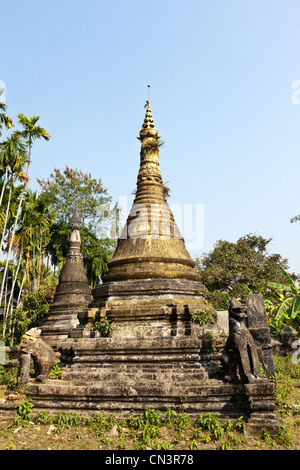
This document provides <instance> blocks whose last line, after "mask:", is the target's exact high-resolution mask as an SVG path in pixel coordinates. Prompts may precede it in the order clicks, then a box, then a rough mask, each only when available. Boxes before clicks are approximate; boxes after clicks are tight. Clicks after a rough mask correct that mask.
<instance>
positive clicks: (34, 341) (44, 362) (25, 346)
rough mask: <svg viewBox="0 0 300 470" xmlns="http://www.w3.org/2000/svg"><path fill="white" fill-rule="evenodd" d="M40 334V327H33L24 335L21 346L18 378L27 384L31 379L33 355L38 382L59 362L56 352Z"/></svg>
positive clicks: (45, 377)
mask: <svg viewBox="0 0 300 470" xmlns="http://www.w3.org/2000/svg"><path fill="white" fill-rule="evenodd" d="M40 334H41V330H40V329H38V328H31V330H28V331H27V332H26V333H25V334H24V335H23V337H22V341H21V343H20V346H19V371H18V379H19V381H20V382H21V383H23V384H26V383H27V382H28V379H29V369H30V358H31V357H32V359H33V363H34V368H35V372H36V374H37V376H36V378H35V380H36V381H37V382H43V381H44V380H45V379H47V378H48V377H49V373H50V371H51V369H52V367H53V366H54V365H55V364H56V363H57V358H56V354H55V352H54V351H53V349H52V348H51V347H50V346H49V345H48V344H46V343H45V342H44V341H43V340H42V339H41V338H40Z"/></svg>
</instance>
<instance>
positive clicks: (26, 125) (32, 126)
mask: <svg viewBox="0 0 300 470" xmlns="http://www.w3.org/2000/svg"><path fill="white" fill-rule="evenodd" d="M17 117H18V119H19V124H21V126H22V127H23V130H22V131H16V132H15V134H16V135H17V136H19V137H22V138H24V139H25V140H26V143H27V146H28V160H27V168H26V174H25V175H24V174H22V175H21V177H22V179H23V180H24V185H23V188H22V192H21V196H20V200H19V205H18V209H17V213H16V216H15V221H14V226H13V230H12V233H11V237H10V241H9V244H8V249H7V258H6V263H5V268H4V273H3V278H2V285H1V293H0V299H2V295H3V290H4V285H5V281H4V279H5V278H6V275H7V270H8V263H9V258H10V254H11V250H12V246H13V242H14V236H15V233H16V229H17V224H18V220H19V216H20V212H21V207H22V202H23V199H24V195H25V191H26V190H27V187H28V181H29V178H28V173H29V166H30V162H31V151H32V144H33V141H34V140H36V139H40V138H43V139H45V140H49V139H50V135H49V134H48V132H47V131H46V130H45V129H43V128H42V127H40V126H37V125H36V123H37V121H38V120H39V116H32V117H31V118H27V117H26V116H25V114H18V115H17ZM5 329H6V323H5V322H3V336H4V335H5Z"/></svg>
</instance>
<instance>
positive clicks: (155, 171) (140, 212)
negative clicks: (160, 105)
mask: <svg viewBox="0 0 300 470" xmlns="http://www.w3.org/2000/svg"><path fill="white" fill-rule="evenodd" d="M149 88H150V86H149V85H148V91H149ZM145 107H146V114H145V118H144V122H143V125H142V128H141V131H140V135H139V137H138V139H139V140H140V141H141V152H140V168H139V174H138V177H137V190H136V196H135V199H134V202H133V205H132V208H131V210H130V213H129V216H128V218H127V222H126V225H125V227H124V230H123V232H122V235H121V237H120V238H119V240H118V245H117V247H116V250H115V253H114V255H113V257H112V259H111V261H110V262H109V263H108V272H107V273H106V274H105V275H104V276H103V279H102V280H103V282H104V283H105V282H110V281H119V280H126V279H146V278H147V279H153V278H167V279H170V278H171V279H189V280H197V281H199V275H198V273H197V272H196V271H195V269H194V262H193V260H192V259H191V258H190V256H189V254H188V252H187V250H186V247H185V245H184V241H183V238H182V236H181V234H180V232H179V230H178V228H177V226H176V224H175V222H174V217H173V214H172V213H171V211H170V208H169V206H168V203H167V200H166V197H165V194H164V185H163V180H162V177H161V173H160V168H159V138H160V136H159V135H158V131H157V129H156V127H155V124H154V119H153V116H152V111H151V108H150V102H149V96H148V101H147V102H146V106H145Z"/></svg>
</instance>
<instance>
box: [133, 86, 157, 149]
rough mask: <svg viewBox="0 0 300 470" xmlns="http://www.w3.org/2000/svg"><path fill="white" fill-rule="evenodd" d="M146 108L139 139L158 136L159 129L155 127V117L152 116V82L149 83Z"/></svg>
mask: <svg viewBox="0 0 300 470" xmlns="http://www.w3.org/2000/svg"><path fill="white" fill-rule="evenodd" d="M144 108H147V109H146V115H145V119H144V122H143V125H142V129H141V131H140V136H139V137H138V139H139V140H142V139H143V138H145V137H157V136H158V131H157V129H156V128H155V124H154V119H153V117H152V111H151V108H150V83H148V100H147V101H146V104H145V106H144Z"/></svg>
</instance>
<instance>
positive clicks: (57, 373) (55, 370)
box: [49, 364, 62, 380]
mask: <svg viewBox="0 0 300 470" xmlns="http://www.w3.org/2000/svg"><path fill="white" fill-rule="evenodd" d="M61 372H62V370H61V367H59V366H58V365H57V364H56V365H55V366H53V367H52V370H51V372H50V374H49V379H54V380H58V379H61Z"/></svg>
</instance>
